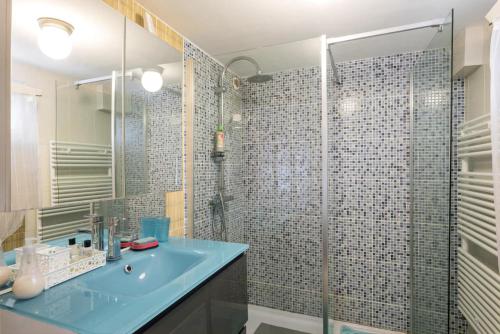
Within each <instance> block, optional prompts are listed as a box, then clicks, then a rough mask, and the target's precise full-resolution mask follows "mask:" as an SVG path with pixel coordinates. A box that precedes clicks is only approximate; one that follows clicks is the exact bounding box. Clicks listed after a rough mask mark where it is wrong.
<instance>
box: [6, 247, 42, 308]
mask: <svg viewBox="0 0 500 334" xmlns="http://www.w3.org/2000/svg"><path fill="white" fill-rule="evenodd" d="M44 287H45V277H44V276H43V274H42V272H41V271H40V268H39V266H38V258H37V255H36V246H35V245H34V244H32V243H30V242H27V243H26V245H25V246H24V247H23V255H22V257H21V268H20V269H19V271H18V272H17V275H16V279H15V281H14V285H13V286H12V292H13V293H14V295H15V296H16V298H18V299H29V298H33V297H36V296H38V295H39V294H40V293H41V292H42V291H43V289H44Z"/></svg>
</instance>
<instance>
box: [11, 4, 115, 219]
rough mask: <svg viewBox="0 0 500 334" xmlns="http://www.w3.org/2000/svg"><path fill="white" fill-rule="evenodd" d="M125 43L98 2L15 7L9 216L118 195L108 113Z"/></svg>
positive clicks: (107, 10) (112, 15)
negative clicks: (12, 186)
mask: <svg viewBox="0 0 500 334" xmlns="http://www.w3.org/2000/svg"><path fill="white" fill-rule="evenodd" d="M89 17H92V20H89V19H88V18H89ZM123 36H124V18H123V16H122V15H121V14H119V13H118V12H116V11H115V10H114V9H112V8H110V7H109V6H107V5H106V4H105V3H103V2H102V1H99V0H90V1H89V0H73V1H64V0H42V1H41V0H16V1H13V3H12V105H11V119H12V131H13V132H12V157H13V160H12V171H13V174H12V179H13V180H15V181H16V182H14V184H15V186H16V189H15V191H13V205H14V204H15V206H14V207H13V208H15V209H23V208H39V207H52V206H59V205H69V204H77V203H80V202H89V201H96V200H100V199H107V198H113V197H116V196H117V195H118V196H119V195H121V194H119V193H118V194H117V191H116V189H117V188H118V187H117V184H119V183H120V182H123V181H121V180H120V179H119V178H116V177H115V176H116V175H115V174H114V169H115V168H116V165H121V164H122V163H120V161H119V160H118V159H113V140H112V136H113V127H112V117H113V110H112V109H113V108H114V107H115V105H114V103H113V100H114V99H115V91H117V90H118V87H119V86H120V82H119V80H118V79H117V75H116V73H121V72H122V53H123V52H122V51H123ZM14 195H15V196H14Z"/></svg>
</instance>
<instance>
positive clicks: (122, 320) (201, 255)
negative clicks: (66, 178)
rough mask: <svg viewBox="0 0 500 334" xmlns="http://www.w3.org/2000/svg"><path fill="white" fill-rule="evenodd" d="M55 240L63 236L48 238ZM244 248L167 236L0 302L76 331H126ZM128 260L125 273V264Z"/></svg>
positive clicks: (88, 333)
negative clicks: (23, 296) (45, 287)
mask: <svg viewBox="0 0 500 334" xmlns="http://www.w3.org/2000/svg"><path fill="white" fill-rule="evenodd" d="M78 238H80V239H85V238H88V236H83V237H81V236H79V237H78ZM80 241H81V240H80ZM59 243H60V244H61V245H64V244H65V243H67V241H66V240H62V239H61V240H58V241H56V242H54V243H53V244H59ZM247 249H248V246H247V245H243V244H235V243H227V242H217V241H208V240H194V239H183V238H170V239H169V241H168V242H165V243H160V245H159V246H158V247H157V248H154V249H148V250H145V251H140V252H133V251H130V252H127V253H125V254H123V257H122V259H121V260H118V261H115V262H108V263H107V264H106V265H105V266H104V267H101V268H98V269H96V270H93V271H91V272H88V273H86V274H84V275H81V276H78V277H76V278H73V279H71V280H69V281H66V282H64V283H61V284H58V285H56V286H54V287H52V288H50V289H48V290H46V291H45V292H43V293H42V294H41V295H40V296H38V297H35V298H33V299H28V300H16V299H15V298H14V296H13V295H12V293H7V294H4V295H2V296H0V308H3V309H6V310H11V311H13V312H15V313H18V314H21V315H24V316H28V317H31V318H34V319H37V320H41V321H45V322H48V323H50V324H54V325H57V326H60V327H62V328H66V329H68V330H70V331H72V332H75V333H80V334H109V333H123V334H131V333H135V332H136V331H137V330H138V329H140V328H142V327H143V326H144V325H145V324H146V323H148V322H149V321H151V320H152V319H154V318H155V317H156V316H157V315H159V314H161V313H162V312H164V311H165V310H167V309H168V308H169V307H173V306H174V305H175V303H176V302H177V301H179V300H181V299H182V298H183V297H184V296H186V295H188V294H189V293H190V292H191V291H193V290H194V289H196V288H197V287H198V286H199V285H200V284H202V283H203V282H205V281H206V280H207V279H208V278H210V277H211V276H212V275H214V274H216V273H217V272H218V271H219V270H221V269H222V268H223V267H224V266H226V265H227V264H228V263H230V262H231V261H232V260H234V259H235V258H237V257H238V256H240V255H241V254H242V253H244V252H245V251H246V250H247ZM11 253H13V252H11ZM7 255H8V256H9V257H14V254H7ZM127 265H129V266H130V267H131V272H130V273H126V272H125V270H124V268H125V266H127Z"/></svg>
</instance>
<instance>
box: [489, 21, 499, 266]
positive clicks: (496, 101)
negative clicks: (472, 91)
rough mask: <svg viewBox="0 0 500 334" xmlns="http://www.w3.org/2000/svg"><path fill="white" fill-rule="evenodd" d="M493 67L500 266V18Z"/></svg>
mask: <svg viewBox="0 0 500 334" xmlns="http://www.w3.org/2000/svg"><path fill="white" fill-rule="evenodd" d="M490 67H491V94H490V95H491V144H492V159H493V161H492V162H493V164H492V167H493V182H494V194H495V215H496V224H497V251H498V265H499V267H500V19H497V20H496V21H495V22H494V23H493V35H492V36H491V48H490Z"/></svg>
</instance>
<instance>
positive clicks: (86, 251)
mask: <svg viewBox="0 0 500 334" xmlns="http://www.w3.org/2000/svg"><path fill="white" fill-rule="evenodd" d="M82 253H83V257H89V256H92V241H90V240H85V241H84V242H83V250H82Z"/></svg>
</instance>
